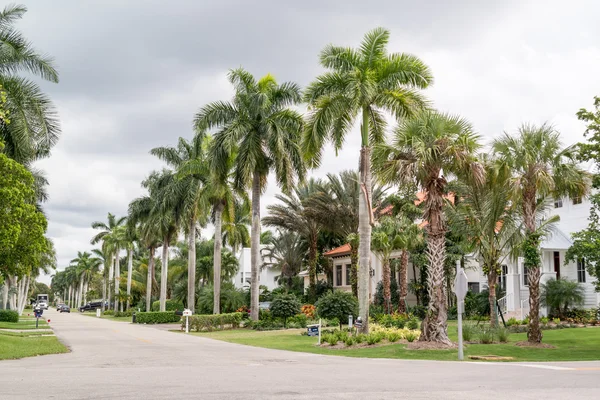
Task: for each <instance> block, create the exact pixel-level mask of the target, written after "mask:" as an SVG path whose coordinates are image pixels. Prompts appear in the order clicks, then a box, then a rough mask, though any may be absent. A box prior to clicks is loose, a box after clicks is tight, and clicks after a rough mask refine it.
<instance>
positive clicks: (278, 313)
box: [270, 294, 306, 326]
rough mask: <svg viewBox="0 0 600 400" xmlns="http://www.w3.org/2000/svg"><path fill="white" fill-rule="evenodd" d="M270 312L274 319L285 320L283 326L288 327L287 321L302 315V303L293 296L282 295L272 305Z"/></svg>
mask: <svg viewBox="0 0 600 400" xmlns="http://www.w3.org/2000/svg"><path fill="white" fill-rule="evenodd" d="M270 310H271V313H272V314H273V316H274V317H276V318H283V326H287V319H288V318H290V317H293V316H294V315H296V314H298V313H300V301H298V299H297V298H296V296H294V295H293V294H280V295H279V296H277V297H275V299H274V300H273V302H272V303H271V307H270ZM302 315H304V314H302ZM305 317H306V316H305ZM305 326H306V325H305Z"/></svg>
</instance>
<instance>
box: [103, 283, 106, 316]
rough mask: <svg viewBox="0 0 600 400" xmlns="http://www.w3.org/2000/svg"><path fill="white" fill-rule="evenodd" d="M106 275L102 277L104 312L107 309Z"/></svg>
mask: <svg viewBox="0 0 600 400" xmlns="http://www.w3.org/2000/svg"><path fill="white" fill-rule="evenodd" d="M105 303H106V276H103V277H102V314H104V311H106V307H105Z"/></svg>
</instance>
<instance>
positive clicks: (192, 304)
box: [187, 217, 196, 313]
mask: <svg viewBox="0 0 600 400" xmlns="http://www.w3.org/2000/svg"><path fill="white" fill-rule="evenodd" d="M187 307H188V308H189V309H190V310H192V313H193V312H194V311H195V310H196V218H195V217H194V218H191V219H190V231H189V233H188V281H187Z"/></svg>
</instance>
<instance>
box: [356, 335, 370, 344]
mask: <svg viewBox="0 0 600 400" xmlns="http://www.w3.org/2000/svg"><path fill="white" fill-rule="evenodd" d="M354 340H356V343H359V344H360V343H363V342H364V341H366V340H367V335H365V334H364V333H360V334H358V335H356V336H355V338H354Z"/></svg>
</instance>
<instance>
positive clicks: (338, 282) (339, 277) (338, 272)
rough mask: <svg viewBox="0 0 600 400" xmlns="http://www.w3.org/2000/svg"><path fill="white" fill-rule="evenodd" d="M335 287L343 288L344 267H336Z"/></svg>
mask: <svg viewBox="0 0 600 400" xmlns="http://www.w3.org/2000/svg"><path fill="white" fill-rule="evenodd" d="M335 286H342V266H341V265H336V266H335Z"/></svg>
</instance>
